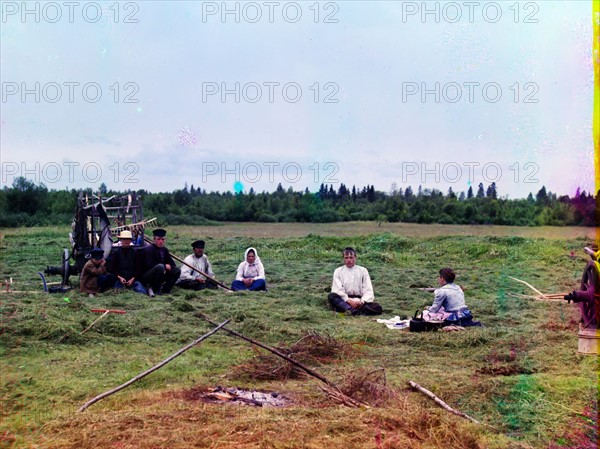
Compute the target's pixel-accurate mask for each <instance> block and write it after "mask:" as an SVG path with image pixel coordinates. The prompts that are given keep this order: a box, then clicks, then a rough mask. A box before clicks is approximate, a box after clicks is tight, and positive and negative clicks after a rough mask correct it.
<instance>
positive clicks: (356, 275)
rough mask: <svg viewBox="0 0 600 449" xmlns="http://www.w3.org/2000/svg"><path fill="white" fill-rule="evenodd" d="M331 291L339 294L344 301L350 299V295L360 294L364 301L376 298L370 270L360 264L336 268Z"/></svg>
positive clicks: (371, 300)
mask: <svg viewBox="0 0 600 449" xmlns="http://www.w3.org/2000/svg"><path fill="white" fill-rule="evenodd" d="M331 292H332V293H336V294H338V295H339V296H340V297H341V298H342V299H343V300H344V301H347V300H348V296H359V297H360V299H361V301H362V302H373V300H374V299H375V294H374V293H373V285H372V284H371V277H370V276H369V272H368V271H367V269H366V268H364V267H361V266H359V265H354V266H353V267H352V268H348V267H347V266H346V265H344V266H341V267H339V268H336V270H335V271H334V272H333V284H332V285H331Z"/></svg>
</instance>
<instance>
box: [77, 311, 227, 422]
mask: <svg viewBox="0 0 600 449" xmlns="http://www.w3.org/2000/svg"><path fill="white" fill-rule="evenodd" d="M230 320H231V318H230V319H227V320H225V321H223V322H222V323H221V324H219V325H218V326H217V327H215V328H214V329H213V330H212V331H210V332H208V333H206V334H204V335H203V336H202V337H200V338H198V339H197V340H194V341H193V342H191V343H190V344H189V345H187V346H186V347H184V348H181V349H180V350H179V351H177V352H176V353H175V354H173V355H171V356H170V357H167V358H166V359H165V360H163V361H162V362H160V363H159V364H158V365H156V366H154V367H152V368H150V369H149V370H147V371H144V372H143V373H142V374H138V375H137V376H135V377H134V378H133V379H130V380H128V381H127V382H125V383H124V384H122V385H119V386H118V387H117V388H113V389H112V390H109V391H106V392H104V393H102V394H100V395H98V396H96V397H95V398H93V399H91V400H89V401H87V402H86V403H85V404H83V405H82V406H81V407H80V408H79V410H77V412H83V411H84V410H85V409H86V408H88V407H89V406H90V405H92V404H95V403H96V402H98V401H99V400H101V399H104V398H105V397H107V396H110V395H111V394H114V393H116V392H117V391H120V390H122V389H123V388H126V387H128V386H129V385H131V384H132V383H134V382H137V381H138V380H140V379H142V378H144V377H146V376H147V375H148V374H150V373H152V372H154V371H156V370H157V369H159V368H162V367H163V366H165V365H166V364H167V363H169V362H170V361H171V360H173V359H174V358H176V357H179V356H180V355H181V354H183V353H184V352H185V351H187V350H188V349H191V348H193V347H194V346H196V345H197V344H198V343H200V342H201V341H202V340H205V339H207V338H208V337H210V336H211V335H212V334H214V333H215V332H217V331H218V330H220V329H222V328H223V326H225V325H226V324H227V323H229V321H230Z"/></svg>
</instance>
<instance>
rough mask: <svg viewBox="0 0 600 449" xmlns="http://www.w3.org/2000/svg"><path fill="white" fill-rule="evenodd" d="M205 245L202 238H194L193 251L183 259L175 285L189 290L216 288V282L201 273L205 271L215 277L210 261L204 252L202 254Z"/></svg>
mask: <svg viewBox="0 0 600 449" xmlns="http://www.w3.org/2000/svg"><path fill="white" fill-rule="evenodd" d="M205 245H206V244H205V242H204V240H196V241H195V242H194V243H192V250H193V251H194V254H190V255H189V256H187V257H186V258H185V259H183V262H184V264H183V265H182V267H181V275H179V280H178V281H177V283H176V284H175V285H177V287H181V288H187V289H191V290H203V289H205V288H217V284H215V283H214V282H210V280H209V279H207V278H206V276H204V275H202V274H201V273H205V274H207V275H209V276H210V277H211V278H214V277H215V274H214V273H213V271H212V267H211V265H210V262H209V261H208V258H207V257H206V254H204V247H205ZM186 264H187V265H186ZM188 265H189V266H188ZM190 267H193V268H190Z"/></svg>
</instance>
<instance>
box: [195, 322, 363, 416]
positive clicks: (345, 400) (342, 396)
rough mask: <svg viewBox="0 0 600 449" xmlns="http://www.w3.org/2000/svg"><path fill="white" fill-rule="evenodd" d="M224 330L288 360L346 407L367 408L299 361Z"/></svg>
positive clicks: (224, 328)
mask: <svg viewBox="0 0 600 449" xmlns="http://www.w3.org/2000/svg"><path fill="white" fill-rule="evenodd" d="M196 316H197V317H198V318H203V319H204V320H206V321H207V322H209V323H210V324H212V325H213V326H216V324H215V323H213V322H212V321H210V320H209V319H208V318H207V317H206V316H204V315H201V314H199V315H196ZM223 330H224V331H225V332H228V333H230V334H231V335H234V336H236V337H239V338H241V339H242V340H245V341H247V342H249V343H252V344H253V345H256V346H258V347H260V348H263V349H265V350H267V351H269V352H272V353H273V354H275V355H276V356H278V357H281V358H282V359H284V360H287V361H288V362H290V363H291V364H292V365H295V366H297V367H298V368H300V369H301V370H303V371H305V372H306V373H307V374H309V375H311V376H312V377H315V378H317V379H319V380H320V381H321V382H323V383H324V384H325V385H326V386H327V387H328V388H327V389H326V390H325V391H327V392H328V393H329V394H330V395H331V396H333V397H334V398H336V399H338V400H340V401H341V402H343V403H345V404H346V405H351V406H352V407H361V406H363V407H366V406H367V405H366V404H364V403H362V402H359V401H357V400H355V399H352V398H351V397H349V396H346V395H345V394H344V393H342V391H341V390H340V389H339V388H338V387H337V386H336V385H335V384H334V383H332V382H330V381H329V380H328V379H327V378H326V377H324V376H322V375H321V374H319V373H317V372H316V371H313V370H312V369H310V368H309V367H307V366H305V365H303V364H302V363H300V362H298V361H297V360H294V359H292V358H291V357H288V356H287V355H285V354H283V353H282V352H280V351H278V350H277V349H275V348H272V347H270V346H267V345H265V344H263V343H261V342H260V341H257V340H254V339H253V338H250V337H246V336H245V335H242V334H240V333H239V332H236V331H234V330H231V329H228V328H226V327H223ZM329 390H333V392H330V391H329Z"/></svg>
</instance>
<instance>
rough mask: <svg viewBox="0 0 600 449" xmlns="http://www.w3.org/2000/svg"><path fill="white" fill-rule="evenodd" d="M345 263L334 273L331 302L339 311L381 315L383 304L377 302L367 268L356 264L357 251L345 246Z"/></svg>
mask: <svg viewBox="0 0 600 449" xmlns="http://www.w3.org/2000/svg"><path fill="white" fill-rule="evenodd" d="M343 254H344V265H343V266H341V267H339V268H336V270H335V271H334V273H333V283H332V285H331V293H329V296H327V299H328V300H329V303H330V304H331V306H332V307H333V308H334V310H335V311H337V312H349V313H351V314H352V315H381V313H382V308H381V305H379V304H378V303H376V302H375V295H374V294H373V285H372V284H371V277H370V276H369V272H368V271H367V269H366V268H364V267H361V266H359V265H356V251H355V250H354V248H350V247H348V248H345V249H344V251H343Z"/></svg>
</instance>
